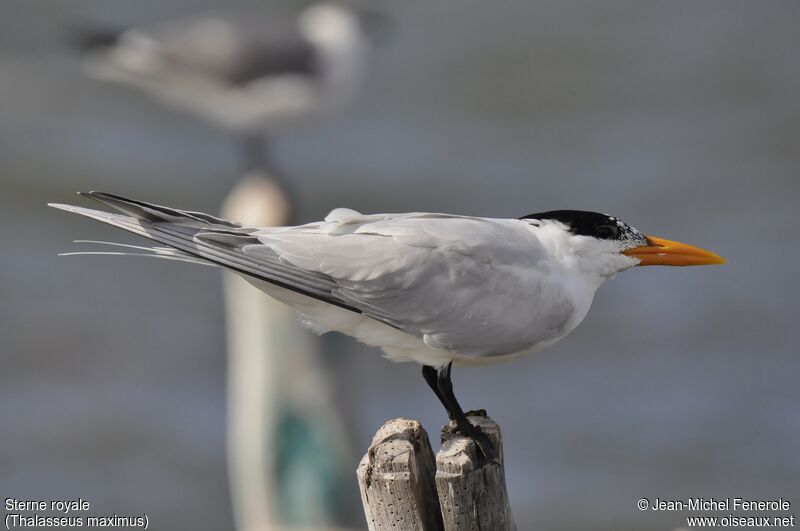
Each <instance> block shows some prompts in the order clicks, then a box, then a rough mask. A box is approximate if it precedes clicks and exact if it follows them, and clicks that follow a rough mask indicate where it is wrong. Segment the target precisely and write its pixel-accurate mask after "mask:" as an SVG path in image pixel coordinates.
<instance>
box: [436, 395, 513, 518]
mask: <svg viewBox="0 0 800 531" xmlns="http://www.w3.org/2000/svg"><path fill="white" fill-rule="evenodd" d="M467 417H468V418H469V421H470V422H471V423H472V425H473V426H478V427H479V428H481V429H482V430H483V431H484V433H486V434H487V435H488V436H489V438H490V439H491V440H492V445H493V446H494V449H495V452H497V458H496V459H494V460H492V461H485V460H480V459H478V451H477V447H476V445H475V441H473V440H472V439H468V438H466V437H461V436H460V435H455V434H453V432H452V428H451V427H450V426H445V427H444V428H443V429H442V447H441V449H440V450H439V453H438V454H436V490H437V492H438V493H439V503H440V505H441V507H442V517H443V520H444V529H445V531H480V530H482V529H491V530H493V531H513V530H516V528H517V527H516V525H515V524H514V520H513V518H512V516H511V506H510V505H509V503H508V493H507V492H506V477H505V471H504V468H503V437H502V434H501V433H500V426H498V425H497V423H495V422H494V421H493V420H492V419H490V418H489V417H488V416H486V411H483V410H481V411H475V412H473V411H470V412H469V413H467Z"/></svg>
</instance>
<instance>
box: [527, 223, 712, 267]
mask: <svg viewBox="0 0 800 531" xmlns="http://www.w3.org/2000/svg"><path fill="white" fill-rule="evenodd" d="M521 219H522V220H524V221H526V222H528V223H529V224H531V225H532V226H534V227H535V229H534V230H535V231H536V235H537V237H538V238H539V240H540V241H541V242H542V244H543V245H544V246H545V248H546V249H547V250H548V251H549V252H550V253H551V255H553V257H554V258H555V259H556V260H558V262H559V263H560V264H562V265H563V266H565V267H568V268H570V269H573V270H579V271H582V272H584V273H588V274H592V275H596V276H597V277H598V278H599V279H603V280H604V279H607V278H610V277H612V276H614V275H615V274H617V273H619V272H620V271H624V270H626V269H629V268H631V267H634V266H643V265H668V266H692V265H712V264H724V263H725V259H724V258H722V257H721V256H719V255H717V254H715V253H712V252H711V251H706V250H704V249H700V248H699V247H693V246H691V245H687V244H685V243H679V242H675V241H670V240H665V239H663V238H658V237H656V236H647V235H645V234H643V233H641V232H639V231H638V230H636V229H635V228H633V227H632V226H630V225H628V224H627V223H625V222H624V221H622V220H621V219H619V218H615V217H613V216H609V215H606V214H600V213H598V212H586V211H582V210H552V211H550V212H541V213H538V214H530V215H528V216H525V217H523V218H521Z"/></svg>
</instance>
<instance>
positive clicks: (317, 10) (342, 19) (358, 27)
mask: <svg viewBox="0 0 800 531" xmlns="http://www.w3.org/2000/svg"><path fill="white" fill-rule="evenodd" d="M299 24H300V28H301V30H302V31H303V33H304V34H305V35H307V36H308V37H309V38H310V39H311V40H312V41H315V42H320V43H332V44H335V43H338V42H340V41H344V40H352V39H356V38H358V36H360V35H364V36H366V37H368V38H369V39H370V40H380V39H381V38H382V37H383V36H384V34H385V33H386V31H387V28H388V25H389V24H388V19H387V17H386V16H385V15H384V14H383V13H382V12H380V11H378V10H377V9H375V8H373V7H369V6H366V5H362V4H360V3H356V2H348V3H346V2H343V1H341V2H337V1H329V0H325V1H322V2H318V3H316V4H313V5H311V6H309V7H307V8H306V9H305V10H304V11H303V12H302V13H301V15H300V21H299Z"/></svg>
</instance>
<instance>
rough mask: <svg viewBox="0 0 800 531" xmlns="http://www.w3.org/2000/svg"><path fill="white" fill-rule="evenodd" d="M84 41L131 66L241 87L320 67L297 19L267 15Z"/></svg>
mask: <svg viewBox="0 0 800 531" xmlns="http://www.w3.org/2000/svg"><path fill="white" fill-rule="evenodd" d="M83 33H87V32H86V31H84V32H83ZM92 33H94V34H97V33H100V34H101V35H104V33H103V32H98V31H97V30H92ZM82 40H84V41H86V43H88V42H95V41H96V43H97V44H98V45H99V46H98V47H103V46H105V47H107V48H112V49H113V50H114V57H115V60H117V61H122V62H124V63H125V64H124V66H125V68H126V69H129V70H141V71H142V73H146V72H149V71H152V70H154V69H160V70H168V71H173V72H175V71H179V72H180V71H183V72H185V73H187V74H191V75H193V76H200V77H205V78H209V79H214V80H217V81H219V82H223V83H227V84H230V85H237V86H238V85H245V84H247V83H248V82H250V81H253V80H256V79H260V78H265V77H270V76H278V75H289V74H299V75H303V76H308V77H313V75H314V74H315V73H316V72H317V66H318V61H317V55H316V52H315V49H314V47H313V46H312V45H311V43H309V42H308V41H307V40H306V39H304V38H303V37H302V35H301V34H300V33H299V32H298V31H297V29H296V27H295V26H294V25H293V24H291V23H288V24H281V23H280V21H278V22H277V23H276V22H275V21H273V20H271V19H265V18H264V17H251V18H248V19H245V18H236V17H232V16H226V15H222V14H205V15H201V16H196V17H191V18H186V19H179V20H175V21H167V22H162V23H159V24H156V25H154V26H151V27H143V28H132V29H129V30H127V31H124V32H121V33H119V35H118V36H117V37H115V38H114V39H113V40H111V39H110V38H108V37H107V36H104V38H102V39H86V35H84V36H83V37H82ZM86 47H88V48H91V47H89V46H86Z"/></svg>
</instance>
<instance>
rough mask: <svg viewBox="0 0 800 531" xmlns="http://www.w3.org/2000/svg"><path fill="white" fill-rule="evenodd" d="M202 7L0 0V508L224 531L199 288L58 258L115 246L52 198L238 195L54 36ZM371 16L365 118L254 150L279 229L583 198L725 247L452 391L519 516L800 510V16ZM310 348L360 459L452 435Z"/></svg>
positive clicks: (399, 385)
mask: <svg viewBox="0 0 800 531" xmlns="http://www.w3.org/2000/svg"><path fill="white" fill-rule="evenodd" d="M221 5H222V4H219V3H216V2H213V1H211V0H159V1H154V0H147V1H137V2H124V1H122V0H112V1H103V2H100V1H71V2H57V1H55V0H47V1H46V0H7V1H5V2H3V3H2V4H0V187H2V188H1V190H2V191H1V192H0V207H1V208H0V216H2V224H3V225H2V226H3V230H2V231H0V243H1V244H2V248H3V252H2V260H0V337H2V339H3V347H2V354H0V366H1V367H2V368H0V420H1V421H2V437H1V438H0V494H2V497H3V498H5V497H8V496H13V497H18V498H26V497H27V498H37V499H40V498H41V499H43V498H49V497H62V498H63V497H78V496H82V497H84V498H88V499H89V500H91V501H92V503H93V505H94V506H96V507H98V508H99V510H100V511H104V512H117V513H118V514H126V513H141V512H147V513H148V514H149V515H150V518H151V521H152V525H153V526H154V527H153V528H154V529H170V530H183V529H186V530H197V531H202V530H220V529H231V528H232V517H231V509H230V502H229V499H228V490H227V481H226V471H225V459H224V438H225V433H224V428H225V419H224V408H225V405H224V393H225V389H224V383H225V374H224V370H225V358H224V337H223V322H222V296H221V282H220V275H219V274H218V273H217V272H215V271H213V270H210V269H207V268H200V267H190V266H188V265H186V264H173V263H163V262H159V261H148V260H143V259H141V260H137V259H115V258H111V257H108V258H106V257H97V258H93V257H78V258H57V257H56V254H57V253H58V252H61V251H65V250H69V249H70V248H71V243H70V242H71V240H73V239H76V238H89V239H99V240H120V239H123V240H124V241H130V242H134V243H138V242H137V241H136V240H135V238H133V237H131V238H127V237H126V236H122V238H120V236H121V235H120V233H119V232H118V231H116V230H115V229H113V228H108V227H104V226H100V225H99V224H97V223H94V222H92V221H91V220H85V219H80V218H77V217H72V216H67V215H65V214H64V213H63V212H58V211H54V210H50V209H47V208H46V207H45V206H44V204H45V202H47V201H59V202H67V201H73V200H75V199H76V197H75V196H74V192H75V191H77V190H90V189H95V190H104V191H110V192H115V193H119V194H123V195H128V196H132V197H137V198H141V199H144V200H150V201H155V202H158V203H162V204H168V205H172V206H177V207H183V208H189V209H193V210H201V211H208V212H214V211H216V210H217V209H218V207H219V203H220V201H221V200H222V198H223V197H224V195H225V194H226V193H227V191H228V189H229V188H230V186H231V185H232V184H233V182H234V180H235V178H236V177H238V173H237V172H238V170H239V168H238V166H237V164H238V159H237V156H238V153H237V151H236V147H235V145H234V144H233V142H232V141H231V140H230V138H229V137H228V136H226V135H225V134H224V133H222V132H220V131H217V130H214V129H213V128H210V127H208V126H206V125H205V124H204V123H201V122H198V121H197V120H194V119H192V118H189V117H185V116H183V115H179V114H173V113H170V112H166V111H164V110H163V109H162V108H160V107H158V106H155V105H152V104H151V102H150V101H148V100H147V99H146V98H144V97H143V96H141V95H139V94H137V93H135V92H133V91H128V90H125V89H122V88H117V87H109V86H104V85H101V84H98V83H96V82H93V81H91V80H89V79H86V78H85V77H84V76H83V74H82V73H81V71H80V68H79V66H78V58H77V57H76V56H75V55H74V54H71V53H68V52H65V51H64V49H63V46H62V44H63V39H64V36H65V32H66V28H68V27H69V26H70V25H71V24H72V23H74V22H75V21H76V20H77V19H80V18H81V17H84V16H87V15H90V16H92V17H95V18H100V19H104V20H108V21H117V22H120V23H126V24H128V23H139V22H147V21H153V20H159V19H161V18H165V17H174V16H178V15H183V14H190V13H193V12H196V11H198V10H202V9H208V8H214V7H220V6H221ZM299 6H300V4H294V3H292V2H289V1H288V0H282V1H280V2H276V3H275V4H274V5H273V4H270V5H269V6H266V7H268V8H269V9H275V10H276V11H278V12H280V11H281V10H283V11H287V12H288V11H293V10H296V9H297V8H298V7H299ZM225 7H226V8H230V7H243V8H255V7H265V5H264V3H263V2H255V1H250V0H235V1H230V2H226V3H225ZM385 9H386V11H387V12H388V13H389V14H390V15H391V17H392V19H393V20H394V32H393V34H392V36H391V38H390V39H389V41H388V42H387V43H386V45H385V46H384V47H383V48H382V49H380V50H379V52H378V54H377V57H376V58H375V60H374V61H373V65H372V66H373V68H372V69H371V77H370V79H369V81H368V83H367V87H366V91H365V93H364V94H363V97H362V99H361V100H360V101H359V102H358V104H357V105H356V106H355V107H354V108H353V109H351V110H350V111H348V112H347V113H344V114H342V115H339V116H337V117H335V118H333V119H330V120H327V121H325V122H323V123H319V124H315V125H314V126H311V127H303V128H297V129H296V130H293V131H290V132H287V133H286V134H284V135H283V136H281V137H280V138H279V139H277V144H276V150H277V155H278V157H279V160H280V162H281V165H282V167H283V170H284V172H285V173H286V174H287V175H289V176H290V178H291V182H292V185H293V187H294V190H295V192H296V193H297V195H298V197H299V199H300V204H299V214H298V216H299V219H300V220H301V221H311V220H316V219H319V218H321V217H323V216H324V215H325V214H326V213H327V212H328V211H329V210H330V209H332V208H334V207H339V206H346V207H349V208H354V209H357V210H360V211H364V212H398V211H412V210H421V211H441V212H453V213H464V214H476V215H484V216H496V217H513V216H521V215H524V214H527V213H530V212H536V211H542V210H550V209H557V208H572V209H588V210H598V211H604V212H608V213H612V214H614V215H617V216H619V217H621V218H623V219H625V220H627V221H629V222H630V223H631V224H633V225H634V226H636V227H637V228H640V229H641V230H643V231H645V232H647V233H651V234H656V235H659V236H664V237H667V238H673V239H677V240H681V241H686V242H688V243H692V244H696V245H699V246H702V247H708V248H711V249H713V250H715V251H717V252H719V253H720V254H722V255H723V256H725V257H727V258H728V259H729V264H728V265H726V266H724V267H709V268H690V269H685V270H684V269H667V268H664V269H657V268H647V269H641V270H633V271H630V272H626V273H624V274H623V275H622V276H621V277H620V278H618V279H616V280H614V281H612V282H610V283H609V284H608V285H606V286H605V287H603V288H602V289H601V290H600V291H599V293H598V296H597V298H596V300H595V304H594V307H593V308H592V311H591V312H590V313H589V316H588V317H587V319H586V321H585V322H584V324H583V325H582V326H581V327H579V328H578V330H577V331H575V332H574V333H573V334H571V335H570V336H569V337H568V338H566V339H564V340H563V341H562V342H561V343H559V344H558V345H557V346H555V347H553V348H551V349H549V350H548V351H546V352H544V353H542V354H541V355H538V356H537V357H535V358H532V359H527V360H524V361H519V362H515V363H513V364H510V365H500V366H494V367H490V368H486V369H482V370H459V371H456V372H455V373H454V381H455V386H456V391H457V393H458V396H459V397H460V400H461V401H462V403H463V405H464V406H465V407H466V408H472V407H485V408H486V409H487V410H488V411H489V413H490V414H491V415H492V416H493V417H494V418H495V419H496V420H497V421H498V422H499V423H500V424H501V426H502V427H503V429H504V435H505V445H506V461H507V463H506V465H507V469H508V471H507V475H508V483H509V490H510V494H511V503H512V508H513V510H514V515H515V518H516V520H517V523H518V525H519V528H520V529H546V530H575V529H598V530H616V531H620V530H637V531H641V530H651V529H652V530H656V529H660V530H663V529H673V528H675V527H678V526H679V525H681V524H682V517H683V516H684V515H682V514H679V513H666V512H664V513H653V512H647V513H643V512H640V511H639V510H637V509H636V507H635V503H636V500H638V499H639V498H641V497H643V496H647V497H650V498H655V497H661V498H666V499H668V498H678V497H682V498H683V497H688V496H703V497H712V496H713V497H724V496H741V497H745V498H756V499H760V498H767V497H779V496H782V497H784V498H788V499H790V500H791V501H792V503H793V504H795V506H800V505H798V504H800V459H798V454H799V453H800V452H799V450H800V417H799V416H798V401H800V386H799V385H798V375H799V374H800V357H799V356H798V348H797V345H798V344H800V327H798V326H797V323H796V321H797V315H798V313H799V312H800V305H798V300H797V297H798V282H797V277H796V275H797V263H798V260H800V252H798V246H797V234H798V233H799V232H800V223H799V222H798V219H800V218H799V217H798V213H797V202H798V199H800V198H799V197H798V191H799V190H800V184H798V176H799V174H800V61H798V50H800V31H798V28H800V4H798V3H797V2H795V1H792V0H784V1H779V0H776V1H773V2H768V3H762V2H743V1H728V0H725V1H722V0H717V1H709V2H702V3H698V2H690V1H687V0H681V1H678V2H654V1H644V2H643V1H610V2H602V3H599V2H590V1H569V2H562V1H555V0H552V1H545V2H541V1H537V2H523V1H515V2H502V3H492V2H479V1H475V0H469V1H460V2H454V1H451V2H417V1H413V2H395V3H392V4H389V3H388V2H387V3H386V4H385ZM324 344H325V348H326V349H327V350H328V351H329V355H328V356H327V358H326V359H327V362H328V369H329V370H330V372H331V374H332V381H333V383H334V385H335V394H336V397H337V402H338V404H339V406H340V408H341V409H342V411H344V414H345V418H346V422H347V424H348V429H349V433H350V437H351V443H352V445H353V455H352V459H353V462H352V466H351V468H352V469H353V470H355V464H356V460H357V458H358V457H359V456H360V454H361V452H363V450H364V449H366V447H367V446H368V443H369V440H370V437H371V435H372V433H373V432H374V430H375V429H376V428H377V427H378V426H379V425H380V424H381V423H382V422H383V421H384V420H386V419H388V418H391V417H396V416H407V417H412V418H417V419H420V420H421V421H422V422H423V424H424V425H425V426H426V427H427V428H428V430H429V432H432V433H434V434H435V433H436V431H437V430H438V427H439V426H440V425H441V424H442V423H443V421H444V420H445V415H444V412H443V410H442V409H441V407H440V406H439V404H438V403H437V401H436V399H435V397H434V396H433V395H432V394H431V393H430V392H429V391H428V389H427V387H426V386H425V384H424V382H423V380H422V378H421V377H420V375H419V368H418V367H417V366H415V365H393V364H390V363H389V362H387V361H385V360H383V359H381V357H380V355H379V354H378V352H377V351H375V350H372V349H368V348H366V347H363V346H360V345H357V344H355V343H354V342H352V341H350V340H348V339H346V338H343V337H338V336H331V337H327V338H326V340H325V343H324ZM287 377H288V376H287ZM434 438H435V435H434ZM352 492H353V493H352V496H351V500H350V502H349V503H350V505H351V506H352V509H351V511H350V513H351V514H352V517H351V518H350V519H349V522H345V523H349V524H351V525H353V526H357V527H363V525H364V524H363V517H362V515H361V513H360V506H359V503H358V500H357V490H356V483H355V478H354V479H353V482H352Z"/></svg>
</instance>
